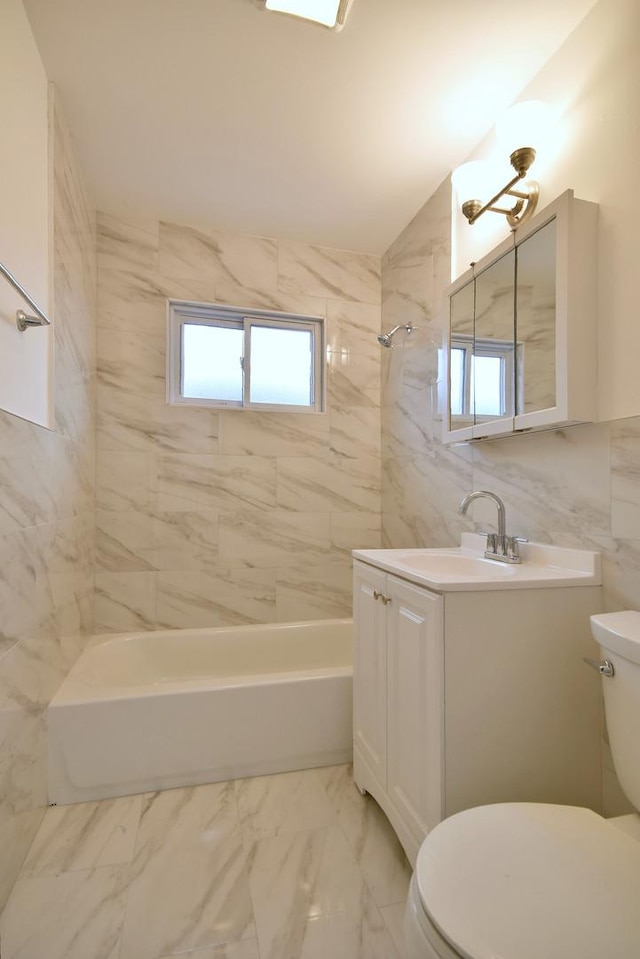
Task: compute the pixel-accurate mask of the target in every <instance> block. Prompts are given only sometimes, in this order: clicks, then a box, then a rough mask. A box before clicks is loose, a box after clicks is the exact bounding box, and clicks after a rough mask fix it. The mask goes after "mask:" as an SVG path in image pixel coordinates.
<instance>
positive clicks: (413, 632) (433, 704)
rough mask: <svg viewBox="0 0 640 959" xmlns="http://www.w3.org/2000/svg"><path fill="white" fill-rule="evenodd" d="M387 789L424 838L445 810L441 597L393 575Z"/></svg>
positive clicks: (418, 836)
mask: <svg viewBox="0 0 640 959" xmlns="http://www.w3.org/2000/svg"><path fill="white" fill-rule="evenodd" d="M388 593H389V595H390V597H391V604H390V605H389V606H388V607H387V610H388V611H387V616H388V622H387V656H388V677H389V678H388V690H387V696H388V723H389V746H388V750H389V751H388V764H387V790H388V793H389V795H390V797H391V801H392V802H393V803H394V805H395V806H396V808H397V809H398V810H399V811H400V812H401V814H402V817H403V819H404V820H405V821H406V823H407V824H408V825H409V826H410V827H411V829H412V831H413V833H414V835H415V838H416V839H417V840H418V841H421V839H422V838H424V836H426V834H427V833H428V832H429V830H430V829H432V828H433V826H434V825H435V824H436V823H437V822H439V821H440V819H441V818H442V817H441V811H442V710H443V698H442V691H443V651H442V647H443V616H442V608H443V600H442V597H441V596H439V595H438V594H437V593H430V592H428V591H426V590H422V589H417V588H415V587H413V586H409V585H408V584H407V583H405V582H403V581H402V580H399V579H395V578H394V577H389V581H388Z"/></svg>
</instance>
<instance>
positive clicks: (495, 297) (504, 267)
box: [472, 250, 515, 436]
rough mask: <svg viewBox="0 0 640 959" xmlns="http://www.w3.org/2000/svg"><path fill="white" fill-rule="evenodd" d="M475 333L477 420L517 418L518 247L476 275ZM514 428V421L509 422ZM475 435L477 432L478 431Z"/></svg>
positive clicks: (487, 421) (474, 357)
mask: <svg viewBox="0 0 640 959" xmlns="http://www.w3.org/2000/svg"><path fill="white" fill-rule="evenodd" d="M475 283H476V297H475V323H474V336H473V367H472V370H473V383H472V393H473V413H474V423H476V424H483V423H492V424H494V423H496V422H497V421H498V420H508V421H511V420H513V415H514V384H515V372H514V362H513V356H514V327H513V311H514V300H515V250H511V251H510V252H509V253H506V254H505V255H504V256H502V257H500V259H499V260H496V262H495V263H492V264H491V266H489V267H487V269H485V270H483V271H482V272H481V273H479V274H478V276H477V277H476V281H475ZM507 425H508V426H509V428H511V425H512V424H511V422H509V423H508V424H507ZM474 436H475V433H474Z"/></svg>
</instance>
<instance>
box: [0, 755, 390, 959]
mask: <svg viewBox="0 0 640 959" xmlns="http://www.w3.org/2000/svg"><path fill="white" fill-rule="evenodd" d="M372 810H377V814H376V813H375V812H372ZM377 817H381V818H380V821H378V818H377ZM383 823H384V824H386V828H385V825H383ZM134 837H135V848H134ZM385 843H386V845H387V849H386V852H385V848H384V847H385ZM398 850H399V844H398V841H397V839H396V837H395V835H394V834H393V832H392V830H391V828H390V827H389V826H388V823H386V820H385V819H384V817H383V816H382V813H381V812H380V810H379V809H378V807H377V806H376V805H375V803H374V802H373V800H371V799H369V798H368V797H362V796H360V794H359V793H358V791H357V789H356V787H355V786H354V784H353V781H352V779H351V771H350V767H348V766H335V767H330V768H328V769H319V770H314V769H310V770H303V771H300V772H293V773H284V774H280V775H274V776H263V777H256V778H254V779H245V780H237V781H235V782H227V783H215V784H211V785H205V786H197V787H194V788H185V789H173V790H167V791H165V792H160V793H150V794H145V795H144V796H134V797H124V798H122V799H116V800H103V801H101V802H94V803H82V804H78V805H75V806H68V807H55V808H51V809H49V810H48V812H47V815H46V817H45V819H44V821H43V824H42V828H41V829H40V831H39V833H38V834H37V836H36V839H35V841H34V844H33V846H32V849H31V851H30V853H29V855H28V857H27V860H26V862H25V865H24V867H23V871H22V873H21V875H20V878H19V880H18V882H17V884H16V885H15V886H14V889H13V892H12V895H11V897H10V900H9V903H8V905H7V908H6V909H5V912H4V914H3V916H2V919H1V921H0V936H1V937H2V959H187V957H190V959H402V945H401V936H402V913H403V909H404V902H403V901H402V900H403V899H404V894H405V891H406V883H405V882H404V880H405V879H406V877H407V876H408V866H407V864H406V862H405V861H404V860H403V857H402V852H401V850H400V853H398ZM385 873H388V875H386V876H385ZM392 902H395V904H390V905H387V903H392ZM383 904H384V905H383Z"/></svg>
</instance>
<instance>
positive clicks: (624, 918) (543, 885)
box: [405, 611, 640, 959]
mask: <svg viewBox="0 0 640 959" xmlns="http://www.w3.org/2000/svg"><path fill="white" fill-rule="evenodd" d="M591 621H592V631H593V633H594V636H595V638H596V639H597V641H598V642H599V644H600V647H601V652H602V655H603V657H604V658H605V660H606V661H607V663H608V664H609V665H608V667H606V668H605V669H604V671H603V672H602V675H603V684H604V693H605V711H606V715H607V722H608V728H609V738H610V742H611V748H612V754H613V758H614V763H615V765H616V770H617V772H618V776H619V778H620V782H621V784H622V786H623V789H624V790H625V791H626V793H627V795H628V797H629V799H630V801H631V802H632V803H633V805H634V806H635V807H636V808H637V809H640V736H639V735H638V730H639V729H640V613H639V612H630V611H628V612H623V613H605V614H601V615H598V616H593V617H591ZM610 673H612V675H609V674H610ZM405 948H406V951H405V957H406V959H638V957H640V815H639V814H633V815H630V816H622V817H618V818H616V819H608V820H607V819H604V818H603V817H602V816H599V815H597V813H594V812H592V811H591V810H589V809H584V808H581V807H576V806H557V805H552V804H542V803H501V804H496V805H490V806H479V807H477V808H475V809H468V810H465V811H464V812H461V813H457V814H456V815H454V816H451V817H450V818H449V819H445V820H444V821H443V822H441V823H440V824H439V825H438V826H436V827H435V829H433V830H432V832H431V833H430V834H429V836H428V837H427V838H426V839H425V841H424V842H423V844H422V847H421V848H420V851H419V853H418V858H417V861H416V869H415V872H414V875H413V878H412V881H411V886H410V890H409V896H408V900H407V907H406V912H405Z"/></svg>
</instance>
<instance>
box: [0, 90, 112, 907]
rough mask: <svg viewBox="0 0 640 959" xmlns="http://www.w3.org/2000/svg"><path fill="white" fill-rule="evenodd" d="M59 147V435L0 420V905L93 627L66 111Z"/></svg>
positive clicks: (88, 337) (86, 417) (78, 258)
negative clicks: (67, 684)
mask: <svg viewBox="0 0 640 959" xmlns="http://www.w3.org/2000/svg"><path fill="white" fill-rule="evenodd" d="M53 149H54V181H55V182H54V261H53V262H54V316H55V350H56V364H55V430H53V431H49V430H46V429H43V428H42V427H39V426H35V425H33V424H31V423H28V422H26V421H25V420H21V419H18V418H17V417H15V416H11V415H9V414H7V413H0V610H1V618H0V851H1V852H0V909H1V908H2V906H3V905H4V901H5V899H6V897H7V894H8V892H9V891H10V889H11V886H12V884H13V881H14V879H15V876H16V874H17V872H18V870H19V868H20V865H21V864H22V860H23V859H24V856H25V855H26V852H27V850H28V848H29V845H30V843H31V840H32V839H33V836H34V833H35V831H36V829H37V827H38V824H39V822H40V818H41V816H42V814H43V812H44V807H45V805H46V802H47V785H46V737H45V728H44V709H45V707H46V706H47V704H48V702H49V700H50V698H51V696H52V695H53V694H54V693H55V691H56V689H57V688H58V686H59V685H60V683H61V682H62V679H63V678H64V676H65V674H66V673H67V671H68V670H69V668H70V666H71V665H72V663H73V661H74V660H75V659H76V657H77V656H78V654H79V653H80V652H81V649H82V646H83V643H84V640H85V637H86V636H87V635H88V634H89V633H90V632H91V630H92V609H93V553H94V479H93V478H94V415H93V411H94V405H95V404H94V385H95V384H94V369H95V229H94V218H93V215H92V214H90V213H89V212H88V210H89V205H88V203H87V200H86V197H85V195H84V192H83V189H82V184H81V180H80V177H79V175H78V171H77V168H76V166H75V162H74V157H73V151H72V148H71V143H70V139H69V136H68V133H67V131H66V128H65V126H64V124H63V122H62V119H61V117H60V114H59V111H58V110H57V109H56V110H55V134H54V143H53ZM26 335H30V334H26Z"/></svg>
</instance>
